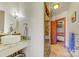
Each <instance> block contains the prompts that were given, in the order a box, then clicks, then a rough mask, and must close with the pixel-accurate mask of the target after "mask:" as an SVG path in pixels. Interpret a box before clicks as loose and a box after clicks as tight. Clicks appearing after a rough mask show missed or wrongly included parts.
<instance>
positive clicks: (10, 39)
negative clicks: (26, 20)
mask: <svg viewBox="0 0 79 59" xmlns="http://www.w3.org/2000/svg"><path fill="white" fill-rule="evenodd" d="M19 41H21V35H7V36H2V37H1V44H14V43H17V42H19Z"/></svg>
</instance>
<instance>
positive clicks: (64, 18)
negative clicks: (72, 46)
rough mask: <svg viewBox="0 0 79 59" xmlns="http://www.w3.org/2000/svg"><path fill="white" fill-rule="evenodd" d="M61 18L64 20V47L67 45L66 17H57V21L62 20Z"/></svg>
mask: <svg viewBox="0 0 79 59" xmlns="http://www.w3.org/2000/svg"><path fill="white" fill-rule="evenodd" d="M60 20H64V47H66V17H62V18H59V19H56V22H57V21H60ZM56 31H57V30H56ZM56 36H57V35H56ZM56 41H57V40H56Z"/></svg>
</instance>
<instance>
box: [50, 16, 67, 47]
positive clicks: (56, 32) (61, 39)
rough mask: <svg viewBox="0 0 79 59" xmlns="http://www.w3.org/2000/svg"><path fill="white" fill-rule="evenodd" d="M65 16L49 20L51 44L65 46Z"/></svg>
mask: <svg viewBox="0 0 79 59" xmlns="http://www.w3.org/2000/svg"><path fill="white" fill-rule="evenodd" d="M65 41H66V17H63V18H60V19H57V20H55V21H51V44H60V45H62V46H63V47H65Z"/></svg>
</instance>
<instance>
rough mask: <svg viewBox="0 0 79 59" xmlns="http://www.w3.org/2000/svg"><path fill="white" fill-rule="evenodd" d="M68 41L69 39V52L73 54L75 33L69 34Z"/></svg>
mask: <svg viewBox="0 0 79 59" xmlns="http://www.w3.org/2000/svg"><path fill="white" fill-rule="evenodd" d="M69 37H70V39H69V48H68V49H69V51H70V52H75V33H73V32H70V35H69Z"/></svg>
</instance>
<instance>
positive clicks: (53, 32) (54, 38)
mask: <svg viewBox="0 0 79 59" xmlns="http://www.w3.org/2000/svg"><path fill="white" fill-rule="evenodd" d="M56 33H57V26H56V21H51V44H56V41H57V35H56Z"/></svg>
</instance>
